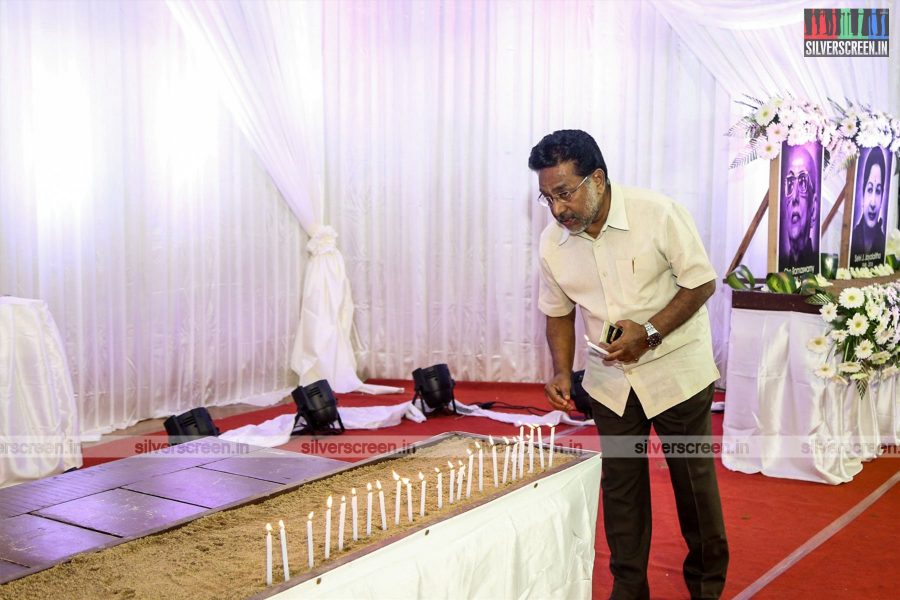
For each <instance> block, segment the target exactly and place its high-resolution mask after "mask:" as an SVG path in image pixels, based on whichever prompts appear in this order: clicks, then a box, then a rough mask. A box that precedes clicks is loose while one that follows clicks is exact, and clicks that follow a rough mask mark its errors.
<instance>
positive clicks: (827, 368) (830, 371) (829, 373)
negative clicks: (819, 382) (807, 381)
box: [814, 363, 836, 379]
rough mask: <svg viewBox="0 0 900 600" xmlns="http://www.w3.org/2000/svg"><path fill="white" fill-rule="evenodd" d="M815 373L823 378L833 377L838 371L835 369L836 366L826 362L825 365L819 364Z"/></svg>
mask: <svg viewBox="0 0 900 600" xmlns="http://www.w3.org/2000/svg"><path fill="white" fill-rule="evenodd" d="M814 373H815V374H816V376H817V377H821V378H822V379H831V378H832V377H834V376H835V375H836V373H835V371H834V367H832V366H831V365H830V364H828V363H825V364H824V365H819V366H818V367H816V370H815V371H814Z"/></svg>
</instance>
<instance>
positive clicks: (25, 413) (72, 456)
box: [0, 297, 81, 487]
mask: <svg viewBox="0 0 900 600" xmlns="http://www.w3.org/2000/svg"><path fill="white" fill-rule="evenodd" d="M80 466H81V444H80V439H79V429H78V410H77V408H76V406H75V395H74V393H73V390H72V378H71V376H70V374H69V366H68V362H67V361H66V355H65V353H64V352H63V345H62V340H61V339H60V336H59V330H58V329H57V328H56V323H54V322H53V317H52V316H51V315H50V311H49V310H48V309H47V304H46V303H45V302H43V301H41V300H25V299H21V298H11V297H0V487H5V486H8V485H12V484H15V483H20V482H22V481H27V480H30V479H39V478H41V477H46V476H47V475H52V474H54V473H60V472H62V471H64V470H66V469H69V468H71V467H80Z"/></svg>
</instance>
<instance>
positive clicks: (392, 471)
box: [391, 469, 400, 481]
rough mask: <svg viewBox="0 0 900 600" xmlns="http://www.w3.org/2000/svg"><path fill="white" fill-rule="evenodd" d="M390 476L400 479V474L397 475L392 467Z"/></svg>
mask: <svg viewBox="0 0 900 600" xmlns="http://www.w3.org/2000/svg"><path fill="white" fill-rule="evenodd" d="M391 476H392V477H393V478H394V481H399V480H400V476H399V475H397V471H395V470H393V469H391Z"/></svg>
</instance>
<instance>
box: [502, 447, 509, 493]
mask: <svg viewBox="0 0 900 600" xmlns="http://www.w3.org/2000/svg"><path fill="white" fill-rule="evenodd" d="M507 471H509V440H508V439H506V436H505V435H504V436H503V482H502V483H503V485H506V473H507Z"/></svg>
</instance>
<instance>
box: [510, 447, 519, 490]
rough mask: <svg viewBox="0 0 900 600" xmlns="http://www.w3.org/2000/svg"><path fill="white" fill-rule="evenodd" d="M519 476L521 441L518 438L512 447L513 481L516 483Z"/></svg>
mask: <svg viewBox="0 0 900 600" xmlns="http://www.w3.org/2000/svg"><path fill="white" fill-rule="evenodd" d="M518 476H519V440H518V438H516V441H515V443H513V447H512V480H513V481H515V480H516V478H517V477H518Z"/></svg>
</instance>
